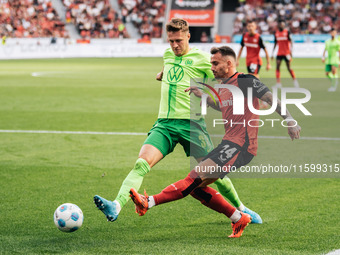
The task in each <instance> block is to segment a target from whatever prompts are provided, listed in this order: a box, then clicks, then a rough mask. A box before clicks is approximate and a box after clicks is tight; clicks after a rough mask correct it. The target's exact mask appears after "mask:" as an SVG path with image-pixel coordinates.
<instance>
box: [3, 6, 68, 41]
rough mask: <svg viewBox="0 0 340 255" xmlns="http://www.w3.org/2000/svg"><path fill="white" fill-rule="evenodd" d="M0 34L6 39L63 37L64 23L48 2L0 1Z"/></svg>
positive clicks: (64, 33)
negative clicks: (6, 37)
mask: <svg viewBox="0 0 340 255" xmlns="http://www.w3.org/2000/svg"><path fill="white" fill-rule="evenodd" d="M0 34H4V35H6V36H8V37H19V38H21V37H51V36H52V35H53V34H54V35H55V36H56V37H64V36H65V35H66V32H65V29H64V23H63V22H61V21H60V19H59V17H58V14H57V13H56V11H55V10H54V9H53V7H52V3H51V1H50V0H1V1H0Z"/></svg>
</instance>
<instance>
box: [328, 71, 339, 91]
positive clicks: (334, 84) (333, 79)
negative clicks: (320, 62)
mask: <svg viewBox="0 0 340 255" xmlns="http://www.w3.org/2000/svg"><path fill="white" fill-rule="evenodd" d="M327 77H328V78H329V79H330V80H331V82H332V85H331V86H332V87H335V88H336V87H337V86H338V78H339V76H338V74H337V73H336V74H332V73H329V74H328V75H327Z"/></svg>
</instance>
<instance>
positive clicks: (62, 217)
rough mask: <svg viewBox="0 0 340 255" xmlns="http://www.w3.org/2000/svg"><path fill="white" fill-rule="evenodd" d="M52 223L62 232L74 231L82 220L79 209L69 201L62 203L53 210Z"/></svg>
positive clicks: (81, 213)
mask: <svg viewBox="0 0 340 255" xmlns="http://www.w3.org/2000/svg"><path fill="white" fill-rule="evenodd" d="M53 218H54V224H55V225H56V226H57V228H58V229H59V230H61V231H63V232H74V231H76V230H77V229H79V228H80V227H81V225H82V224H83V221H84V216H83V212H82V211H81V209H80V208H79V207H78V206H77V205H75V204H71V203H65V204H62V205H61V206H59V207H58V208H57V210H55V212H54V217H53Z"/></svg>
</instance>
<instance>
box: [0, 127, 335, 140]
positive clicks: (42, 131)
mask: <svg viewBox="0 0 340 255" xmlns="http://www.w3.org/2000/svg"><path fill="white" fill-rule="evenodd" d="M0 133H21V134H70V135H132V136H145V135H147V133H135V132H96V131H56V130H1V129H0ZM211 136H212V137H223V135H211ZM258 138H262V139H290V138H289V136H288V135H287V136H261V135H260V136H258ZM300 139H301V140H315V141H340V138H339V137H307V136H304V137H300Z"/></svg>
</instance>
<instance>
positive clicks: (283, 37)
mask: <svg viewBox="0 0 340 255" xmlns="http://www.w3.org/2000/svg"><path fill="white" fill-rule="evenodd" d="M285 27H286V23H285V22H284V21H283V20H280V21H279V24H278V29H277V30H276V32H275V34H274V36H275V42H274V48H273V54H272V59H274V50H275V48H276V45H277V46H278V51H277V56H276V85H275V86H276V87H278V88H280V87H282V85H281V80H280V66H281V61H282V60H284V61H285V62H286V65H287V69H288V72H289V73H290V75H291V76H292V78H293V82H294V86H295V87H296V88H298V87H299V82H298V81H297V79H296V77H295V73H294V71H293V69H291V68H290V62H291V61H292V40H291V38H290V33H289V31H288V30H287V29H286V28H285Z"/></svg>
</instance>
